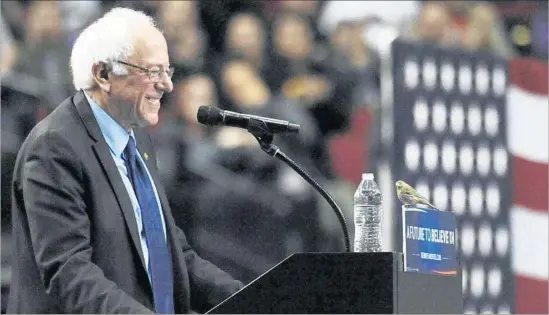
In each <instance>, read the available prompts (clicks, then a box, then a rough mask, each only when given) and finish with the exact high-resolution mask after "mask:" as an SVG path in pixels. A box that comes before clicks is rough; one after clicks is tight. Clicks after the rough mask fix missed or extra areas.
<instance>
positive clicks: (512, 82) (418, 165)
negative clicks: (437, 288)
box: [391, 39, 549, 313]
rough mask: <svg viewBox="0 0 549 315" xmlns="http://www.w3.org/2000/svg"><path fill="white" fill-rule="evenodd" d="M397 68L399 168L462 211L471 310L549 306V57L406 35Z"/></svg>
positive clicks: (395, 158)
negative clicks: (505, 54) (521, 56)
mask: <svg viewBox="0 0 549 315" xmlns="http://www.w3.org/2000/svg"><path fill="white" fill-rule="evenodd" d="M392 77H393V84H394V91H393V97H394V102H393V125H394V137H393V140H394V146H393V150H394V151H393V155H392V161H391V165H392V177H393V179H394V180H397V179H403V180H405V181H407V182H408V183H410V184H412V185H413V186H415V187H416V188H417V189H418V190H419V191H420V192H421V193H422V194H424V195H425V196H427V197H428V198H429V199H430V200H431V202H432V203H434V204H435V205H436V206H437V207H439V208H441V209H443V210H446V211H453V212H454V213H456V216H457V219H458V246H459V253H458V257H459V259H460V261H461V264H462V269H463V292H464V311H465V312H467V313H483V312H493V313H508V312H516V313H547V304H548V301H547V261H548V249H547V245H548V244H547V242H548V241H547V238H548V232H547V231H548V220H547V208H548V206H547V202H548V201H547V200H548V178H547V173H548V167H547V163H548V144H547V143H548V127H547V126H548V124H549V123H548V104H547V101H548V98H547V63H546V62H540V61H534V60H514V61H512V62H509V61H508V60H505V59H502V58H499V57H497V56H495V55H492V54H490V53H486V52H468V51H464V50H459V49H455V48H440V47H437V46H432V45H429V44H425V43H411V42H406V41H404V40H401V39H398V40H396V41H395V42H394V43H393V47H392ZM394 198H395V206H394V211H395V220H394V222H395V224H396V225H397V226H395V233H396V234H397V235H396V238H395V239H396V240H400V239H401V235H400V234H401V231H402V228H401V226H400V222H401V217H400V202H399V201H398V200H397V199H396V196H395V197H394ZM395 246H396V247H395V248H396V249H399V250H401V244H400V242H396V243H395Z"/></svg>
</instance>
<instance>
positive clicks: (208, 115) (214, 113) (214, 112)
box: [196, 106, 223, 126]
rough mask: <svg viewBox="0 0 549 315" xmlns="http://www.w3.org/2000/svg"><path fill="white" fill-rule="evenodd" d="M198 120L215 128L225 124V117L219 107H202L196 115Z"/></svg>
mask: <svg viewBox="0 0 549 315" xmlns="http://www.w3.org/2000/svg"><path fill="white" fill-rule="evenodd" d="M196 120H198V122H199V123H201V124H203V125H208V126H215V125H218V124H220V123H222V122H223V115H222V114H221V110H220V109H219V108H217V107H213V106H200V107H199V108H198V112H197V113H196Z"/></svg>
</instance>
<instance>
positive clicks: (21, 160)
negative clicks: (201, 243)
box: [7, 91, 242, 313]
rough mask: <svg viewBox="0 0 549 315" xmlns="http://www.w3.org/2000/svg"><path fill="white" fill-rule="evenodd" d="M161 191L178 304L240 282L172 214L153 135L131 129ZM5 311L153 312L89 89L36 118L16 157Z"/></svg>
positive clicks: (181, 307) (129, 216)
mask: <svg viewBox="0 0 549 315" xmlns="http://www.w3.org/2000/svg"><path fill="white" fill-rule="evenodd" d="M134 132H135V136H136V140H137V147H138V150H139V151H140V152H141V153H142V154H143V153H144V152H146V153H147V154H148V156H149V159H148V160H147V161H146V163H147V167H148V169H149V171H150V173H151V176H152V177H153V180H154V182H155V185H156V187H157V190H158V195H159V197H160V199H161V203H162V208H163V211H164V218H165V220H166V229H167V235H168V245H169V248H170V251H171V256H172V260H173V262H172V265H173V267H174V270H173V276H174V303H175V311H176V312H177V313H187V312H189V311H190V309H192V310H194V311H198V312H204V311H206V310H208V309H209V308H210V307H212V306H214V305H215V304H217V303H218V302H221V301H222V300H223V299H224V298H226V297H228V296H229V295H231V294H232V293H234V292H236V291H237V290H238V289H240V288H241V287H242V283H241V282H239V281H236V280H234V279H232V278H231V277H230V276H229V275H228V274H226V273H225V272H223V271H222V270H220V269H219V268H217V267H216V266H214V265H213V264H211V263H209V262H208V261H206V260H203V259H202V258H200V257H199V256H198V255H197V254H196V253H195V252H194V251H193V250H192V249H191V247H190V246H189V244H188V242H187V240H186V239H185V235H184V233H183V231H182V230H181V229H179V228H178V227H177V226H176V225H175V223H174V219H173V216H172V214H171V210H170V206H169V204H168V201H167V198H166V194H165V192H164V189H163V188H162V185H161V184H160V181H159V178H158V172H157V167H156V158H155V154H154V149H153V146H152V143H151V140H150V136H149V134H148V133H147V131H146V130H144V129H139V130H134ZM12 194H13V197H12V204H13V206H12V214H13V239H14V242H15V244H14V245H15V246H14V251H15V252H14V253H13V257H14V261H13V273H12V280H11V287H10V295H9V300H8V308H7V312H8V313H150V312H151V310H154V307H153V302H152V301H153V300H152V290H151V286H150V284H149V281H148V277H147V274H146V271H145V267H144V263H143V261H144V260H143V253H142V250H141V245H140V242H139V236H138V231H137V225H136V222H135V216H134V213H133V208H132V204H131V201H130V198H129V196H128V193H127V191H126V189H125V187H124V184H123V183H122V179H121V178H120V175H119V172H118V169H117V168H116V165H115V163H114V161H113V158H112V156H111V153H110V152H109V148H108V145H107V143H106V142H105V140H104V138H103V136H102V134H101V131H100V129H99V125H98V124H97V121H96V120H95V117H94V116H93V113H92V111H91V107H90V105H89V103H88V102H87V100H86V98H85V96H84V93H83V92H82V91H80V92H78V93H77V94H76V95H75V96H74V97H71V98H69V99H67V100H65V101H64V102H63V103H62V104H61V105H59V107H58V108H57V109H56V110H55V111H54V112H52V113H51V114H50V115H49V116H48V117H46V118H45V119H44V120H43V121H41V122H40V123H39V124H37V125H36V127H35V128H34V129H33V130H32V131H31V132H30V134H29V136H28V137H27V139H26V140H25V142H24V144H23V146H22V148H21V150H20V152H19V155H18V158H17V162H16V165H15V172H14V179H13V188H12Z"/></svg>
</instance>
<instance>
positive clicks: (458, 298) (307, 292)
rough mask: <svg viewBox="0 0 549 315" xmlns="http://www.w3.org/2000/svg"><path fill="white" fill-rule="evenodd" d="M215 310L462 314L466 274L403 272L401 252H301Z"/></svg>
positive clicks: (240, 312) (244, 311)
mask: <svg viewBox="0 0 549 315" xmlns="http://www.w3.org/2000/svg"><path fill="white" fill-rule="evenodd" d="M208 313H209V314H219V313H224V314H245V313H247V314H252V313H263V314H266V313H271V314H272V313H278V314H288V313H292V314H299V313H301V314H304V313H316V314H319V313H332V314H343V313H362V314H368V313H369V314H376V313H377V314H379V313H382V314H396V313H408V314H410V313H415V314H419V313H420V314H427V313H431V314H435V313H436V314H448V313H453V314H461V313H463V311H462V290H461V274H458V275H457V276H433V275H426V274H419V273H411V272H404V271H403V263H402V254H401V253H391V252H384V253H299V254H294V255H292V256H290V257H288V258H287V259H285V260H283V261H282V262H281V263H279V264H278V265H276V266H275V267H273V268H272V269H270V270H269V271H267V272H266V273H264V274H263V275H261V276H260V277H258V278H257V279H256V280H254V281H253V282H251V283H250V284H248V285H247V286H246V287H244V288H242V289H241V290H240V291H238V292H237V293H235V294H234V295H232V296H231V297H229V298H228V299H226V300H225V301H223V302H222V303H220V304H219V305H217V306H216V307H214V308H213V309H211V310H210V311H208Z"/></svg>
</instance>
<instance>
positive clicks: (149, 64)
mask: <svg viewBox="0 0 549 315" xmlns="http://www.w3.org/2000/svg"><path fill="white" fill-rule="evenodd" d="M171 66H172V65H170V64H168V65H165V64H161V63H147V64H146V65H145V67H147V68H151V67H158V68H160V67H162V68H169V67H171Z"/></svg>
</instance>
